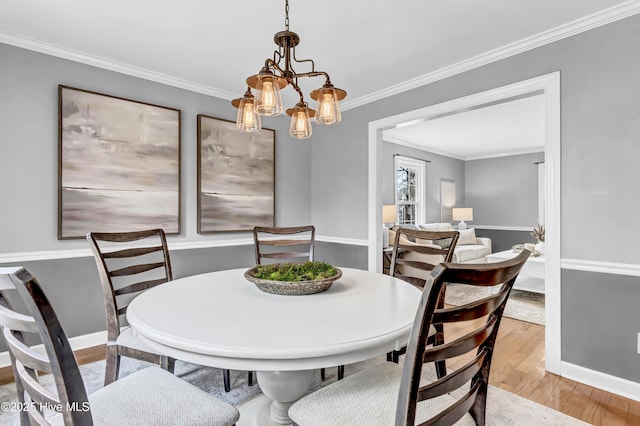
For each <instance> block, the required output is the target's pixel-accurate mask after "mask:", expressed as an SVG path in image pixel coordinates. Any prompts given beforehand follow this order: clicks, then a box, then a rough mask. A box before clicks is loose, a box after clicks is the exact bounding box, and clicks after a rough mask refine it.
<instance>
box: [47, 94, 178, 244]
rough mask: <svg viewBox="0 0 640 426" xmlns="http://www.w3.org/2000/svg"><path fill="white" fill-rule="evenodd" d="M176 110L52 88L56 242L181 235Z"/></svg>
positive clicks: (113, 97)
mask: <svg viewBox="0 0 640 426" xmlns="http://www.w3.org/2000/svg"><path fill="white" fill-rule="evenodd" d="M180 122H181V120H180V110H177V109H173V108H166V107H162V106H158V105H152V104H148V103H144V102H137V101H133V100H129V99H124V98H118V97H115V96H109V95H104V94H101V93H95V92H90V91H87V90H81V89H76V88H73V87H67V86H62V85H61V86H58V151H59V152H58V238H59V239H70V238H84V236H85V235H86V233H87V232H90V231H91V232H120V231H136V230H142V229H150V228H162V229H164V230H165V232H166V233H168V234H178V233H180V133H181V128H180V126H181V124H180Z"/></svg>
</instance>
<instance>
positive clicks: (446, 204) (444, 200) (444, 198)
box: [440, 179, 456, 223]
mask: <svg viewBox="0 0 640 426" xmlns="http://www.w3.org/2000/svg"><path fill="white" fill-rule="evenodd" d="M455 205H456V182H455V180H453V179H440V221H441V222H447V223H451V222H452V221H453V206H455Z"/></svg>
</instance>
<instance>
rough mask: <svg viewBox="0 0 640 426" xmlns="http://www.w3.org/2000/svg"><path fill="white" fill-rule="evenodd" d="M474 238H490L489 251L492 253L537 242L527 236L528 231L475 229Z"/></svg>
mask: <svg viewBox="0 0 640 426" xmlns="http://www.w3.org/2000/svg"><path fill="white" fill-rule="evenodd" d="M476 236H477V237H487V238H491V251H492V252H493V253H496V252H499V251H503V250H509V249H510V248H511V247H513V246H514V245H516V244H525V243H532V244H535V243H537V242H538V240H536V239H535V238H533V237H532V236H531V235H529V232H528V231H511V230H502V229H481V228H476Z"/></svg>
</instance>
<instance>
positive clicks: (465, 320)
mask: <svg viewBox="0 0 640 426" xmlns="http://www.w3.org/2000/svg"><path fill="white" fill-rule="evenodd" d="M528 256H529V252H528V251H527V250H524V251H523V252H522V253H520V254H519V255H518V256H516V257H515V258H513V259H509V260H505V261H503V262H497V263H482V264H456V263H444V264H441V265H439V266H437V267H436V268H435V269H434V270H433V271H432V272H431V275H430V276H429V278H428V280H427V282H426V285H425V289H424V292H423V295H422V300H421V301H420V305H419V306H418V310H417V313H416V319H415V322H414V325H413V329H412V331H411V337H410V339H409V344H408V346H407V355H406V357H405V360H404V365H403V366H402V367H401V366H399V365H398V364H395V363H392V362H386V363H383V364H381V365H377V366H373V367H370V368H369V369H366V370H364V371H361V372H359V373H356V374H353V375H351V376H349V377H347V378H345V379H344V380H342V381H340V382H335V383H332V384H330V385H329V386H326V387H324V388H321V389H319V390H318V391H316V392H314V393H311V394H309V395H308V396H306V397H304V398H302V399H300V400H299V401H298V402H296V403H295V404H293V406H292V407H291V408H290V409H289V416H290V417H291V418H292V419H293V421H294V422H295V424H297V425H299V426H315V425H323V426H330V425H336V426H337V425H344V424H348V425H367V426H376V425H380V426H383V425H384V426H386V425H392V424H395V425H396V426H414V425H420V426H426V425H439V426H448V425H454V424H455V425H484V424H485V423H486V402H487V392H488V391H489V392H490V390H489V372H490V368H491V359H492V356H493V351H494V348H495V344H496V336H497V334H498V328H499V326H500V322H501V319H502V314H503V312H504V307H505V304H506V302H507V299H508V297H509V294H510V292H511V289H512V287H513V284H514V283H515V280H516V278H517V276H518V274H519V273H520V270H521V269H522V266H523V265H524V263H525V262H526V260H527V258H528ZM448 282H451V283H462V284H468V285H473V286H481V287H490V286H499V287H498V288H499V290H498V291H497V292H496V293H495V294H491V295H489V296H487V297H484V298H480V299H477V300H474V301H472V302H470V303H467V304H465V305H462V306H456V307H451V308H438V303H439V301H440V293H441V292H442V291H443V290H444V288H445V285H446V283H448ZM434 323H443V324H454V323H455V324H456V325H460V326H462V327H463V329H462V331H461V332H460V333H459V337H456V338H453V339H451V340H450V341H447V342H445V343H444V344H442V345H438V346H432V345H430V344H429V343H428V338H429V335H430V334H429V328H430V326H431V325H432V324H434ZM457 357H461V358H458V361H459V362H458V364H459V365H460V366H459V367H457V368H455V369H454V370H452V371H447V374H446V375H444V376H443V377H440V378H438V377H437V375H436V374H434V372H433V371H431V368H430V365H431V364H432V363H435V362H436V361H440V360H447V359H453V358H457ZM460 360H462V361H461V362H460ZM427 364H428V365H429V366H428V368H425V367H426V366H427Z"/></svg>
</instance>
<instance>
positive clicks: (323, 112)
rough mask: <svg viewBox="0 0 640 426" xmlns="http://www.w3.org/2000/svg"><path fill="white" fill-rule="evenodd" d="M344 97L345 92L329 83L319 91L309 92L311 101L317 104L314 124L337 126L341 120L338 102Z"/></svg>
mask: <svg viewBox="0 0 640 426" xmlns="http://www.w3.org/2000/svg"><path fill="white" fill-rule="evenodd" d="M345 96H347V92H345V91H344V90H342V89H337V88H335V87H333V85H332V84H331V83H330V82H329V81H327V82H326V83H325V84H324V85H323V86H322V87H321V88H320V89H316V90H314V91H313V92H311V99H314V100H315V101H316V102H317V103H316V117H315V122H316V123H318V124H323V125H332V124H338V123H339V122H340V121H341V120H342V114H341V113H340V104H339V103H338V101H340V100H341V99H344V98H345Z"/></svg>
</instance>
